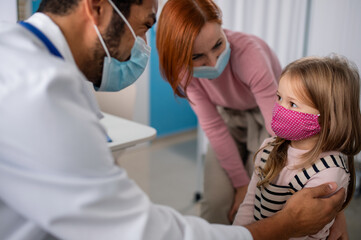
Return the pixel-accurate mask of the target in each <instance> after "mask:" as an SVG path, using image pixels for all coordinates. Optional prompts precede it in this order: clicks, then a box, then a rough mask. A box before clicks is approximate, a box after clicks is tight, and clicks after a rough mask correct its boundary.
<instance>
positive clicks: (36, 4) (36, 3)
mask: <svg viewBox="0 0 361 240" xmlns="http://www.w3.org/2000/svg"><path fill="white" fill-rule="evenodd" d="M40 2H41V0H32V10H33V13H34V12H36V11H37V10H38V8H39V5H40Z"/></svg>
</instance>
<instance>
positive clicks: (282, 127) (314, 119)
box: [271, 103, 321, 141]
mask: <svg viewBox="0 0 361 240" xmlns="http://www.w3.org/2000/svg"><path fill="white" fill-rule="evenodd" d="M318 117H319V115H315V114H310V113H302V112H297V111H293V110H289V109H286V108H284V107H282V106H281V105H279V104H278V103H276V104H275V106H274V107H273V112H272V122H271V127H272V130H273V131H274V133H275V134H276V135H277V136H278V137H280V138H284V139H286V140H291V141H298V140H302V139H305V138H309V137H311V136H313V135H315V134H317V133H319V132H320V131H321V127H320V124H319V123H318Z"/></svg>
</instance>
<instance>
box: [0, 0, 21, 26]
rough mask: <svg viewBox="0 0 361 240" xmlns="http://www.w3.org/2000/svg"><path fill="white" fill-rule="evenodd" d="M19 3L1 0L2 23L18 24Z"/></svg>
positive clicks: (12, 0) (0, 13)
mask: <svg viewBox="0 0 361 240" xmlns="http://www.w3.org/2000/svg"><path fill="white" fill-rule="evenodd" d="M16 3H17V1H15V0H1V2H0V21H5V22H16V21H17V18H18V16H17V8H16Z"/></svg>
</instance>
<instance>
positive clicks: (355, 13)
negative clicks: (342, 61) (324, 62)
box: [307, 0, 361, 70]
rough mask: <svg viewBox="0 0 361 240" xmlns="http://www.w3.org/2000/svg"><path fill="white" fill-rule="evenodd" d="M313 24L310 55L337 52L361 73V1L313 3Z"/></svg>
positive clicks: (325, 0)
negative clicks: (351, 62)
mask: <svg viewBox="0 0 361 240" xmlns="http://www.w3.org/2000/svg"><path fill="white" fill-rule="evenodd" d="M310 23H311V24H310V28H309V38H308V42H307V55H320V56H325V55H328V54H330V53H332V52H335V53H338V54H342V55H344V56H346V57H347V58H349V59H350V60H352V61H354V62H355V63H356V64H357V65H358V68H359V70H361V1H360V0H313V1H312V5H311V21H310Z"/></svg>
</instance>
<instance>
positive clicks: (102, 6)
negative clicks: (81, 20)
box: [84, 0, 113, 31]
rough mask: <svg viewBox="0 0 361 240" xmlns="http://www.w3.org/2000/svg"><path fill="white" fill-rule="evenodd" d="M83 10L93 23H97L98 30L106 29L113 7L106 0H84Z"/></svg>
mask: <svg viewBox="0 0 361 240" xmlns="http://www.w3.org/2000/svg"><path fill="white" fill-rule="evenodd" d="M84 2H85V11H86V14H87V15H88V17H89V19H90V20H91V21H92V22H93V24H95V25H97V26H98V28H99V30H100V31H102V29H106V28H107V26H108V25H109V23H110V20H111V17H112V14H113V7H112V6H111V5H110V3H109V2H108V1H107V0H84Z"/></svg>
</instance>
